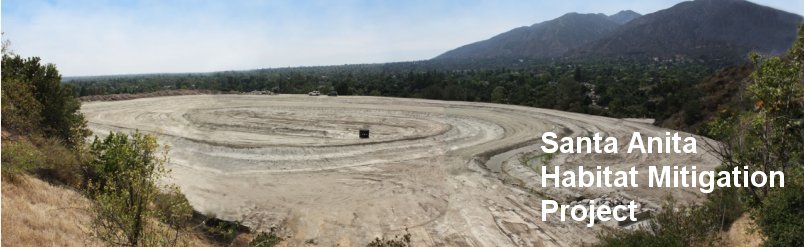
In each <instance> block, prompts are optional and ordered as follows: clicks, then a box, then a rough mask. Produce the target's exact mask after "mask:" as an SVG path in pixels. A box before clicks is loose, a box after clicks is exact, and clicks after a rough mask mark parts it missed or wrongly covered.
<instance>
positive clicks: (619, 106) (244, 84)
mask: <svg viewBox="0 0 804 247" xmlns="http://www.w3.org/2000/svg"><path fill="white" fill-rule="evenodd" d="M719 66H721V65H717V64H712V63H711V62H710V63H704V62H702V61H698V60H691V59H685V60H653V59H642V60H633V59H629V60H625V59H622V60H616V59H609V60H594V61H592V60H586V61H524V60H514V61H491V62H489V61H485V62H475V61H464V62H462V64H461V65H460V66H456V65H454V64H449V63H444V62H432V61H421V62H404V63H386V64H366V65H342V66H324V67H299V68H278V69H260V70H251V71H227V72H214V73H191V74H150V75H126V76H99V77H80V78H78V77H76V78H67V79H65V80H64V81H65V83H69V84H73V85H74V86H75V87H74V88H75V93H76V94H77V95H78V96H88V95H104V94H120V93H147V92H154V91H159V90H170V89H201V90H215V91H223V92H226V91H236V92H248V91H255V90H270V91H274V92H276V93H284V94H298V93H307V92H309V91H313V90H319V91H321V92H322V93H328V92H329V91H331V90H335V91H337V92H338V94H340V95H375V96H390V97H412V98H426V99H440V100H459V101H480V102H494V103H505V104H516V105H525V106H533V107H541V108H551V109H558V110H565V111H573V112H581V113H590V114H597V115H605V116H612V117H647V118H656V119H659V120H661V119H665V118H667V117H668V116H670V115H672V114H674V113H678V112H680V111H682V110H685V111H684V112H685V116H684V121H689V122H695V121H698V119H697V118H700V116H698V115H699V114H697V113H696V111H697V109H698V108H700V103H699V101H698V99H699V98H700V96H701V95H699V93H698V92H697V90H695V89H694V85H695V84H696V83H698V82H699V81H700V80H701V79H703V78H704V77H705V76H707V75H709V74H710V73H712V72H714V71H715V69H716V68H718V67H719Z"/></svg>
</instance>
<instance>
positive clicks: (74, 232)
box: [1, 174, 216, 247]
mask: <svg viewBox="0 0 804 247" xmlns="http://www.w3.org/2000/svg"><path fill="white" fill-rule="evenodd" d="M90 206H91V201H90V200H89V199H87V198H86V197H84V196H83V195H81V194H79V193H78V192H76V191H74V190H72V189H69V188H65V187H61V186H54V185H51V184H49V183H47V182H45V181H42V180H39V179H37V178H34V177H32V176H30V175H27V174H21V175H18V176H17V177H15V178H14V179H9V178H8V177H7V176H5V175H4V176H3V182H2V208H3V212H2V222H3V224H2V234H1V235H2V246H3V247H5V246H102V244H101V243H99V242H98V241H97V240H95V239H92V238H91V228H90V226H91V223H92V214H91V211H90ZM185 237H186V238H187V241H189V246H201V247H204V246H216V245H215V244H214V243H212V242H211V241H209V240H207V239H206V238H204V237H203V236H201V235H200V234H199V233H195V232H190V233H188V234H186V235H185Z"/></svg>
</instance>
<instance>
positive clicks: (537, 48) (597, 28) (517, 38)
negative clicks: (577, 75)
mask: <svg viewBox="0 0 804 247" xmlns="http://www.w3.org/2000/svg"><path fill="white" fill-rule="evenodd" d="M632 13H633V12H632ZM632 16H633V15H631V14H629V13H624V14H623V15H620V16H618V17H616V18H615V19H616V21H613V20H612V19H611V18H610V17H609V16H606V15H603V14H578V13H569V14H565V15H563V16H561V17H559V18H556V19H553V20H550V21H545V22H541V23H537V24H534V25H532V26H526V27H519V28H515V29H513V30H511V31H508V32H505V33H502V34H499V35H497V36H494V37H492V38H490V39H488V40H484V41H480V42H475V43H472V44H468V45H465V46H461V47H459V48H457V49H454V50H451V51H448V52H446V53H444V54H441V55H439V56H438V57H436V58H435V59H494V58H551V57H558V56H561V55H563V54H564V53H565V52H567V51H569V50H571V49H573V48H576V47H578V46H580V45H583V44H586V43H588V42H591V41H594V40H597V39H599V38H601V37H603V36H605V35H606V34H608V33H609V32H611V31H613V30H614V29H615V28H617V27H618V26H620V24H619V23H618V22H621V21H625V20H628V18H630V17H632Z"/></svg>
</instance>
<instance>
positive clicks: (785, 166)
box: [709, 26, 804, 246]
mask: <svg viewBox="0 0 804 247" xmlns="http://www.w3.org/2000/svg"><path fill="white" fill-rule="evenodd" d="M751 59H752V60H753V61H754V63H755V68H756V69H755V71H754V73H753V74H752V75H751V84H749V86H748V88H747V93H748V96H749V97H750V99H751V101H752V102H753V103H754V104H753V105H754V107H753V109H751V110H747V111H744V112H740V113H738V114H735V115H734V116H730V117H726V118H722V119H719V120H717V121H714V122H713V123H712V124H711V125H710V128H709V133H710V134H711V135H712V136H714V137H715V138H716V139H719V140H720V141H721V143H722V145H718V146H716V148H715V150H716V152H717V154H718V155H719V156H720V158H721V160H723V165H724V166H725V167H726V168H727V169H729V170H730V169H731V168H733V167H744V166H745V167H748V169H749V170H750V171H751V172H753V171H761V172H766V173H767V172H769V171H782V172H784V173H785V175H786V176H785V182H786V183H787V186H785V187H781V188H780V187H775V188H772V187H768V186H765V187H745V188H743V189H741V192H742V193H741V194H742V195H743V200H744V202H745V203H746V204H747V206H748V207H749V208H753V209H756V210H752V211H751V212H752V217H753V218H754V219H755V220H756V221H757V222H758V225H759V226H760V229H761V230H762V232H763V233H764V234H765V236H767V237H768V238H767V240H766V241H765V243H764V244H765V245H766V246H797V245H802V244H804V235H802V234H800V233H801V230H802V229H804V221H802V220H801V218H800V217H801V213H800V210H801V207H802V205H804V190H801V184H802V183H804V181H802V180H804V176H802V173H804V172H802V170H804V166H803V164H802V155H801V154H802V153H801V152H802V150H804V132H803V131H802V118H804V26H802V27H801V29H800V30H799V37H798V40H797V42H796V43H795V45H794V46H793V48H792V49H791V50H790V52H789V53H788V54H787V56H786V57H773V58H764V59H763V58H760V57H759V56H758V55H756V54H753V55H752V56H751ZM791 244H792V245H791Z"/></svg>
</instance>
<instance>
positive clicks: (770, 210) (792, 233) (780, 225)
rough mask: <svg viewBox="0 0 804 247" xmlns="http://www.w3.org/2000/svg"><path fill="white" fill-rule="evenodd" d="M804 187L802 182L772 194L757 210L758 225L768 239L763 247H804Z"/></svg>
mask: <svg viewBox="0 0 804 247" xmlns="http://www.w3.org/2000/svg"><path fill="white" fill-rule="evenodd" d="M803 208H804V186H802V184H801V180H800V179H799V180H798V181H795V182H792V183H788V184H787V186H786V187H784V188H782V189H780V190H777V191H774V192H773V193H771V194H770V195H769V196H768V198H767V200H766V202H765V203H764V204H763V205H762V207H761V208H759V209H758V210H757V212H756V213H757V214H756V217H757V219H758V220H757V225H759V227H760V228H761V229H762V231H763V233H764V234H765V236H766V237H767V239H766V240H765V243H764V244H763V246H767V247H776V246H804V234H802V233H804V220H803V219H804V211H802V209H803Z"/></svg>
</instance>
